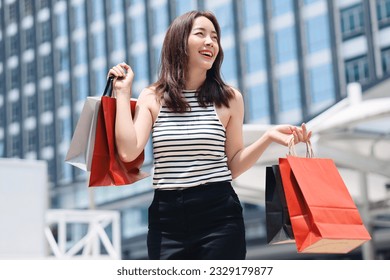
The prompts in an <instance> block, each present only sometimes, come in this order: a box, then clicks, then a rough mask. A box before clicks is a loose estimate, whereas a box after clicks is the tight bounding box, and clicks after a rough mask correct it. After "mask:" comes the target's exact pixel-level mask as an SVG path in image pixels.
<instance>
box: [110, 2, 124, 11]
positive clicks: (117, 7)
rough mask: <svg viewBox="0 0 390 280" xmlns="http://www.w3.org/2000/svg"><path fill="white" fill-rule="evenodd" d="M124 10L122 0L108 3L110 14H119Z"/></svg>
mask: <svg viewBox="0 0 390 280" xmlns="http://www.w3.org/2000/svg"><path fill="white" fill-rule="evenodd" d="M123 9H124V6H123V0H111V1H110V12H111V14H115V13H121V12H122V11H123Z"/></svg>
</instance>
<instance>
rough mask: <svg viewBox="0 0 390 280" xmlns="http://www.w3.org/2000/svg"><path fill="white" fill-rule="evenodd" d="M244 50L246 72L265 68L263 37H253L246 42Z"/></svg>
mask: <svg viewBox="0 0 390 280" xmlns="http://www.w3.org/2000/svg"><path fill="white" fill-rule="evenodd" d="M245 50H246V52H245V54H246V66H247V67H246V68H247V71H248V73H253V72H257V71H261V70H265V69H266V60H265V49H264V38H255V39H253V40H250V41H248V42H246V43H245Z"/></svg>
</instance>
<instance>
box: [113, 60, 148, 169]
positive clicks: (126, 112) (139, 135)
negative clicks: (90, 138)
mask: <svg viewBox="0 0 390 280" xmlns="http://www.w3.org/2000/svg"><path fill="white" fill-rule="evenodd" d="M108 75H109V76H114V77H115V80H114V89H113V90H114V94H115V95H116V105H117V107H116V119H115V141H116V145H117V150H118V154H119V157H120V159H121V160H122V161H125V162H130V161H133V160H135V159H136V158H137V157H138V155H139V154H140V153H141V152H142V151H143V150H144V148H145V145H146V143H147V141H148V138H149V135H150V132H151V129H152V124H153V121H152V115H151V112H150V102H151V101H153V100H154V99H153V98H152V95H153V92H152V91H151V90H150V89H144V90H143V91H142V92H141V94H140V96H139V98H138V100H137V106H136V108H135V113H134V119H133V117H132V112H131V109H130V98H131V86H132V83H133V78H134V73H133V71H132V69H131V68H130V66H128V65H127V64H126V63H120V64H118V65H116V66H114V67H113V68H111V69H110V71H109V73H108Z"/></svg>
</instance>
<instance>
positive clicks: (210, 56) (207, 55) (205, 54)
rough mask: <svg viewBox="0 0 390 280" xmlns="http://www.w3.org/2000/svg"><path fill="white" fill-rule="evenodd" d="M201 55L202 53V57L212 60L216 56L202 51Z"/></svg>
mask: <svg viewBox="0 0 390 280" xmlns="http://www.w3.org/2000/svg"><path fill="white" fill-rule="evenodd" d="M199 53H200V54H201V55H203V56H205V57H207V58H212V57H213V56H214V55H213V53H212V52H210V51H200V52H199Z"/></svg>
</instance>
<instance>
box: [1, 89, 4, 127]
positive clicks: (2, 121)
mask: <svg viewBox="0 0 390 280" xmlns="http://www.w3.org/2000/svg"><path fill="white" fill-rule="evenodd" d="M0 96H1V97H3V96H2V95H0ZM4 123H5V116H4V106H3V105H0V127H3V126H4Z"/></svg>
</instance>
